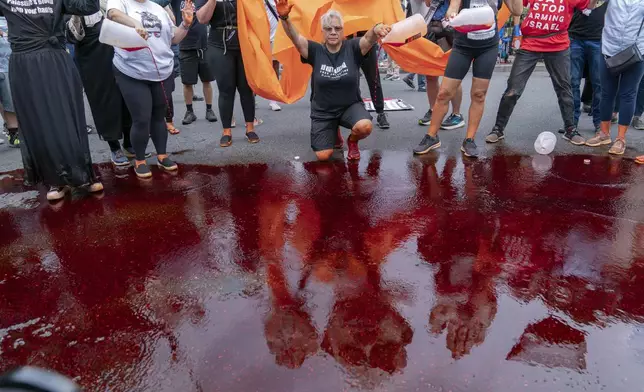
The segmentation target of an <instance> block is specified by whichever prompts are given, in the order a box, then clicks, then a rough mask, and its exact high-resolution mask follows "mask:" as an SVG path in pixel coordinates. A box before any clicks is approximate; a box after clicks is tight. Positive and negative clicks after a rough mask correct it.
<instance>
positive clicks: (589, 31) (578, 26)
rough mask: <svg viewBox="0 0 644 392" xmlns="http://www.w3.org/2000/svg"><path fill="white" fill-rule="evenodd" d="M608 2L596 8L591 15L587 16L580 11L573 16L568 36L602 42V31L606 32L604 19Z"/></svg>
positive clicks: (576, 11) (576, 10)
mask: <svg viewBox="0 0 644 392" xmlns="http://www.w3.org/2000/svg"><path fill="white" fill-rule="evenodd" d="M607 8H608V1H606V2H605V3H603V4H602V5H600V6H599V7H597V8H595V9H594V10H593V11H592V12H591V13H590V15H588V16H586V15H584V14H583V13H582V12H581V11H579V10H578V9H575V13H574V14H573V16H572V21H571V22H570V27H569V28H568V34H569V35H570V38H572V39H578V40H589V41H601V39H602V31H603V30H604V17H605V16H606V9H607Z"/></svg>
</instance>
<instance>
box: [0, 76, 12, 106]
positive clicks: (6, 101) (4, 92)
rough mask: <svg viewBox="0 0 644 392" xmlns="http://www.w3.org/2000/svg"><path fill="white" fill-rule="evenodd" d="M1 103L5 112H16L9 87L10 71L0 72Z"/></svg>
mask: <svg viewBox="0 0 644 392" xmlns="http://www.w3.org/2000/svg"><path fill="white" fill-rule="evenodd" d="M0 104H2V108H3V109H4V111H5V112H10V113H15V112H16V109H15V108H14V107H13V99H11V87H9V73H8V72H0Z"/></svg>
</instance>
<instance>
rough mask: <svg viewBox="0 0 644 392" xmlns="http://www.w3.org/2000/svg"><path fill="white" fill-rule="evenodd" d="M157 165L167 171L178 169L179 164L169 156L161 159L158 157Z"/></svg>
mask: <svg viewBox="0 0 644 392" xmlns="http://www.w3.org/2000/svg"><path fill="white" fill-rule="evenodd" d="M157 166H159V168H161V169H163V170H165V171H175V170H177V169H178V167H177V164H176V163H174V162H173V161H172V159H170V158H168V157H165V158H163V160H161V161H160V160H158V159H157Z"/></svg>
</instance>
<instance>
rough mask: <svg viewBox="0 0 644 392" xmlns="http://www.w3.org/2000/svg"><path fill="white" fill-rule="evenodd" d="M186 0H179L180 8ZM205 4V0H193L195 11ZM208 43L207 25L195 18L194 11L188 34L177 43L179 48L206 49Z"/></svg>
mask: <svg viewBox="0 0 644 392" xmlns="http://www.w3.org/2000/svg"><path fill="white" fill-rule="evenodd" d="M185 3H186V1H185V0H181V9H183V7H184V6H185ZM204 4H206V1H205V0H196V1H195V2H194V7H195V12H197V10H198V9H199V8H201V7H202V6H203V5H204ZM207 45H208V26H206V25H205V24H201V23H199V21H198V20H197V14H196V13H195V16H194V20H193V21H192V26H190V30H188V34H186V37H185V38H184V39H183V40H182V41H181V43H180V44H179V49H181V50H198V49H206V46H207Z"/></svg>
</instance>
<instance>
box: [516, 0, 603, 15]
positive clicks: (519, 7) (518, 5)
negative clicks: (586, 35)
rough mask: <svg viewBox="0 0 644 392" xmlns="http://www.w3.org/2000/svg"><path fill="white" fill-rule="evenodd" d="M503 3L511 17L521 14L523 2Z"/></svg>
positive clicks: (518, 0)
mask: <svg viewBox="0 0 644 392" xmlns="http://www.w3.org/2000/svg"><path fill="white" fill-rule="evenodd" d="M594 1H596V0H594ZM503 2H504V3H505V5H506V6H507V7H508V9H509V10H510V13H511V14H512V15H514V16H521V15H522V14H523V0H503Z"/></svg>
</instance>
